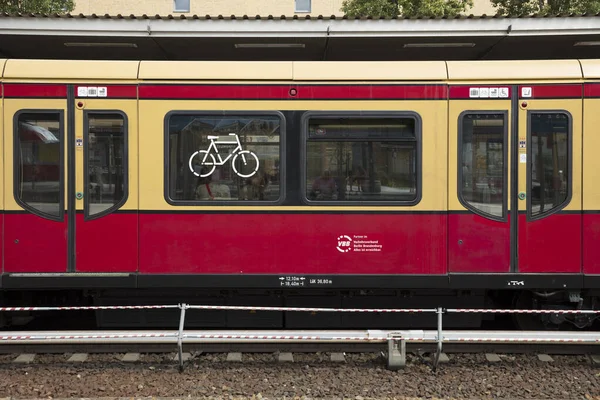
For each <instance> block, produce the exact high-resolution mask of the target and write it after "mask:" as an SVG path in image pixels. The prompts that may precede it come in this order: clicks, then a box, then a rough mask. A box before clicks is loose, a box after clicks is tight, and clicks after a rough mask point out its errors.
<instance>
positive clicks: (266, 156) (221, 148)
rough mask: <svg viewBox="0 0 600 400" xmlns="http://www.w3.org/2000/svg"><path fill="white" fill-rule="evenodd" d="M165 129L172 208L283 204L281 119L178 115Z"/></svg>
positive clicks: (245, 114) (250, 115)
mask: <svg viewBox="0 0 600 400" xmlns="http://www.w3.org/2000/svg"><path fill="white" fill-rule="evenodd" d="M269 114H270V115H269ZM166 129H167V132H168V145H167V146H166V151H167V159H168V166H167V179H166V181H167V182H166V184H167V185H168V186H167V188H166V194H167V196H166V198H167V201H168V202H170V203H171V204H179V205H185V204H190V205H191V204H198V203H203V204H206V203H207V202H210V203H215V202H242V203H243V204H250V203H253V202H257V204H263V203H269V202H270V203H273V202H277V201H279V199H280V194H281V180H280V161H281V149H282V148H283V146H282V133H281V131H282V130H283V116H282V115H281V114H275V113H256V112H240V113H233V112H232V113H217V114H208V113H200V112H196V113H183V112H177V113H175V112H173V113H171V114H169V115H167V118H166Z"/></svg>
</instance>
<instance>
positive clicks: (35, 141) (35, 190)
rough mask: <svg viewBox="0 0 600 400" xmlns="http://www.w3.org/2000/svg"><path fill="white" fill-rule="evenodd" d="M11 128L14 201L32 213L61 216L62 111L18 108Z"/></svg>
mask: <svg viewBox="0 0 600 400" xmlns="http://www.w3.org/2000/svg"><path fill="white" fill-rule="evenodd" d="M14 130H15V157H14V160H15V184H14V190H15V199H16V201H17V202H18V203H19V204H20V205H21V206H23V208H25V209H27V210H29V211H31V212H32V213H34V214H37V215H40V216H42V217H46V218H48V219H53V220H62V217H63V213H64V205H63V203H64V200H63V199H64V194H63V141H62V140H63V113H62V111H55V112H50V111H44V112H19V113H17V114H16V115H15V118H14Z"/></svg>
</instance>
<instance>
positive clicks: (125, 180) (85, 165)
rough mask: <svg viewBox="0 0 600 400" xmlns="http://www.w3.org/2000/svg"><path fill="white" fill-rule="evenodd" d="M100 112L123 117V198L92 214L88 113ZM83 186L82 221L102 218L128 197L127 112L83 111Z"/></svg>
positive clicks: (116, 208) (119, 206)
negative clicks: (89, 193)
mask: <svg viewBox="0 0 600 400" xmlns="http://www.w3.org/2000/svg"><path fill="white" fill-rule="evenodd" d="M94 114H100V115H106V114H117V115H120V116H121V117H122V118H123V138H124V141H123V167H124V169H125V171H124V174H123V198H122V199H121V200H120V201H119V202H117V203H115V204H114V205H112V206H111V207H109V208H107V209H106V210H104V211H102V212H99V213H97V214H94V215H90V196H89V195H88V192H89V186H88V185H89V183H90V182H89V180H90V177H89V174H88V167H89V159H88V155H89V149H88V144H89V134H90V125H89V122H90V121H89V120H90V115H92V116H93V115H94ZM83 129H84V130H83V187H84V192H83V193H84V196H83V210H84V217H83V218H84V221H91V220H94V219H98V218H102V217H104V216H106V215H108V214H112V213H113V212H115V211H117V210H118V209H119V208H121V207H123V205H125V203H127V200H128V198H129V121H128V119H127V114H125V113H124V112H123V111H121V110H84V112H83Z"/></svg>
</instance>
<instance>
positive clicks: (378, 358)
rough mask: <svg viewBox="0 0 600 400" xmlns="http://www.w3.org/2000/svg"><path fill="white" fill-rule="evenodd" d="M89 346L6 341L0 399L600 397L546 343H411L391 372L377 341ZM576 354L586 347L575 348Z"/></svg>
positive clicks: (590, 371)
mask: <svg viewBox="0 0 600 400" xmlns="http://www.w3.org/2000/svg"><path fill="white" fill-rule="evenodd" d="M88 346H89V347H88V349H87V350H88V351H89V352H88V353H81V352H80V351H81V350H82V348H77V349H76V348H71V349H70V352H65V353H62V350H61V349H56V348H53V347H52V346H48V345H47V346H45V347H43V348H42V347H40V348H39V350H40V352H39V353H37V354H36V353H35V352H31V351H32V350H34V348H33V347H31V348H27V350H28V351H29V353H19V352H18V351H19V349H18V348H17V347H12V345H8V346H2V347H3V349H4V350H5V353H8V354H0V377H1V378H2V379H0V397H14V398H23V397H36V398H41V397H45V398H48V397H55V398H66V397H69V398H73V397H85V398H93V397H96V398H98V397H114V398H116V397H125V396H127V397H148V396H158V397H177V398H182V397H188V396H192V397H200V398H211V396H212V398H235V399H249V398H252V399H254V400H257V399H261V398H263V399H269V398H282V397H293V398H302V397H307V398H341V397H344V398H348V397H350V398H353V399H359V400H360V399H367V398H396V399H403V400H404V399H410V400H416V399H420V398H432V397H433V398H453V399H462V398H490V397H495V398H499V397H508V398H533V397H535V398H554V399H556V398H569V399H571V398H581V399H586V400H590V399H597V398H600V397H598V396H600V381H599V379H598V375H600V374H599V369H598V368H597V364H594V362H593V360H592V359H591V357H588V356H584V355H582V354H571V355H555V354H552V355H551V354H550V353H551V352H552V350H553V349H552V348H547V347H546V348H544V347H541V346H537V347H530V351H529V352H527V354H510V351H511V350H512V349H511V348H510V347H508V346H509V345H506V346H503V347H500V348H499V347H496V348H493V347H492V346H491V345H489V344H470V345H468V348H467V349H466V351H467V352H464V349H463V350H461V349H459V348H458V347H455V346H448V349H447V351H446V353H445V354H446V355H447V357H448V359H446V360H444V365H443V368H439V369H438V370H437V371H434V370H433V369H432V368H431V366H432V360H431V353H428V352H427V349H426V348H423V347H412V346H410V350H408V353H407V365H406V368H405V369H403V370H401V371H399V372H396V371H389V370H387V369H386V368H385V363H386V355H385V354H382V353H384V352H385V350H382V349H381V348H379V349H378V348H375V347H372V348H371V349H370V350H369V351H368V352H363V351H358V349H357V348H356V347H354V346H350V347H347V348H346V349H345V350H346V351H344V352H326V351H324V350H325V347H321V348H320V349H319V350H320V351H319V352H309V351H308V350H309V349H308V348H306V347H304V348H288V347H287V346H286V348H283V347H279V348H276V347H273V348H271V349H268V348H259V347H256V346H254V345H253V346H250V345H248V344H246V345H243V346H239V347H237V348H235V349H230V350H235V351H229V352H225V351H224V350H223V349H218V348H216V347H212V346H208V347H207V346H202V348H195V347H194V346H192V345H190V346H186V353H185V359H186V360H185V362H186V369H185V370H184V371H183V373H179V372H178V369H177V359H178V355H177V353H176V352H175V351H173V349H172V348H171V349H168V348H166V347H156V348H154V349H150V348H146V349H143V348H141V347H137V348H135V347H131V348H130V349H129V350H130V351H128V352H125V349H116V348H114V347H112V346H96V347H95V348H94V347H92V346H91V345H88ZM513 346H514V345H513ZM9 349H10V350H11V352H7V351H6V350H9ZM432 349H435V347H433V348H432ZM513 349H514V348H513ZM288 350H293V351H290V352H288ZM515 350H518V352H520V353H523V352H524V350H523V348H522V347H519V349H515ZM554 350H556V352H559V350H558V349H556V348H554ZM574 350H577V351H579V352H581V353H584V352H586V349H585V348H584V347H580V346H578V345H573V346H572V347H571V351H574ZM146 351H147V352H146ZM480 351H490V352H492V351H494V353H487V354H486V353H481V352H480ZM542 351H547V353H543V352H542ZM50 353H52V354H50Z"/></svg>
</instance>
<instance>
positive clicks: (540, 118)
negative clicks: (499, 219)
mask: <svg viewBox="0 0 600 400" xmlns="http://www.w3.org/2000/svg"><path fill="white" fill-rule="evenodd" d="M570 125H571V124H570V118H569V115H567V114H566V113H564V112H563V113H540V112H532V113H530V114H529V135H530V136H529V144H528V147H529V154H530V156H529V164H528V166H527V167H528V172H529V174H528V175H529V180H528V188H529V193H530V195H529V201H530V207H529V209H530V212H531V214H530V216H531V217H532V218H539V217H541V216H543V215H544V214H547V213H550V212H553V211H556V210H557V209H558V208H559V207H561V206H564V205H566V204H567V203H568V199H569V194H570V162H571V161H570V136H571V135H570V128H571V126H570Z"/></svg>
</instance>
